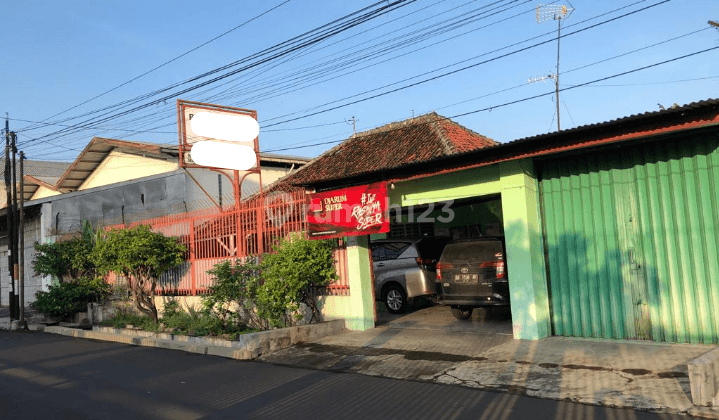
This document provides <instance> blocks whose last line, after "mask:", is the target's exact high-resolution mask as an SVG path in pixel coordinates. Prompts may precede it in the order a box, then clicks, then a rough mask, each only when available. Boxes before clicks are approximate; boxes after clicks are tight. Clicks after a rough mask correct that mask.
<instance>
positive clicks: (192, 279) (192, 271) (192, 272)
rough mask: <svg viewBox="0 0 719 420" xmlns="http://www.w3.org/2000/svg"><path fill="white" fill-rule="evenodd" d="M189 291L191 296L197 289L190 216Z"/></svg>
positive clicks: (193, 231) (192, 222)
mask: <svg viewBox="0 0 719 420" xmlns="http://www.w3.org/2000/svg"><path fill="white" fill-rule="evenodd" d="M189 222H190V247H189V251H190V293H191V294H192V296H195V295H196V294H197V290H196V289H195V281H196V279H195V257H196V255H195V252H196V249H195V246H196V245H195V221H194V219H193V218H190V220H189Z"/></svg>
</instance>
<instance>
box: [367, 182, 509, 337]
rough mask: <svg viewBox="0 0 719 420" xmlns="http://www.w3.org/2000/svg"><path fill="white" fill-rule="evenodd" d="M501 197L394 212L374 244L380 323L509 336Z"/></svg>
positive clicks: (486, 197)
mask: <svg viewBox="0 0 719 420" xmlns="http://www.w3.org/2000/svg"><path fill="white" fill-rule="evenodd" d="M503 226H504V223H503V218H502V201H501V198H500V196H499V195H494V196H485V197H472V198H466V199H461V200H450V201H441V202H435V203H429V204H424V205H421V206H408V207H401V208H399V207H394V208H392V207H390V231H389V233H387V234H384V235H373V236H372V237H371V238H370V249H371V250H372V259H373V269H374V276H373V277H374V287H375V289H374V290H375V300H376V301H377V305H376V308H377V325H389V326H392V327H404V326H406V327H411V328H425V329H458V330H469V331H478V330H489V331H495V332H507V333H510V334H511V307H510V302H509V289H508V281H507V279H508V277H507V273H508V271H509V269H510V268H509V267H507V266H506V246H505V241H504V228H503Z"/></svg>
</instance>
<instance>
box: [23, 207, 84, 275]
mask: <svg viewBox="0 0 719 420" xmlns="http://www.w3.org/2000/svg"><path fill="white" fill-rule="evenodd" d="M94 236H95V234H94V233H93V230H92V226H91V225H90V224H89V223H88V222H87V221H86V222H85V223H84V224H83V231H82V236H80V237H78V238H73V239H70V240H67V241H62V242H55V243H46V244H39V243H36V244H35V256H34V258H33V261H32V264H33V269H34V270H35V274H36V275H45V276H52V277H55V278H57V279H58V280H59V281H60V282H61V283H62V282H65V281H68V280H72V279H77V278H82V277H95V276H96V274H97V269H96V267H95V263H94V261H93V260H92V252H93V249H94V248H95V241H94Z"/></svg>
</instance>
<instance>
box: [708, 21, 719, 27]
mask: <svg viewBox="0 0 719 420" xmlns="http://www.w3.org/2000/svg"><path fill="white" fill-rule="evenodd" d="M709 24H710V25H711V26H714V27H715V28H719V22H714V21H713V20H710V21H709Z"/></svg>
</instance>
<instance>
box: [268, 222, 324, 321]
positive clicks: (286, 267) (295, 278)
mask: <svg viewBox="0 0 719 420" xmlns="http://www.w3.org/2000/svg"><path fill="white" fill-rule="evenodd" d="M275 250H276V251H277V253H276V254H266V255H265V256H264V260H263V261H262V278H263V279H264V284H263V285H262V286H261V287H260V288H259V290H258V292H257V302H258V311H259V313H260V315H261V316H263V317H265V318H266V319H267V320H268V321H269V322H270V324H271V325H272V326H275V327H280V326H285V325H287V324H288V323H290V324H291V323H292V318H294V319H295V320H300V319H302V317H303V316H302V314H301V313H300V312H299V310H300V308H301V304H304V305H306V306H307V307H308V308H309V309H310V311H311V313H312V317H311V318H310V322H312V321H314V320H319V318H320V315H319V310H318V308H317V301H316V298H315V293H316V290H317V288H319V287H323V286H326V285H328V284H329V283H331V282H332V281H334V280H336V279H337V275H336V273H335V267H334V259H333V251H332V250H333V244H332V241H328V240H324V241H316V240H308V239H305V238H304V237H302V236H301V235H299V234H293V235H291V236H290V237H289V238H287V239H283V240H282V241H281V242H280V245H279V246H278V247H276V248H275ZM288 314H290V318H289V319H288Z"/></svg>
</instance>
